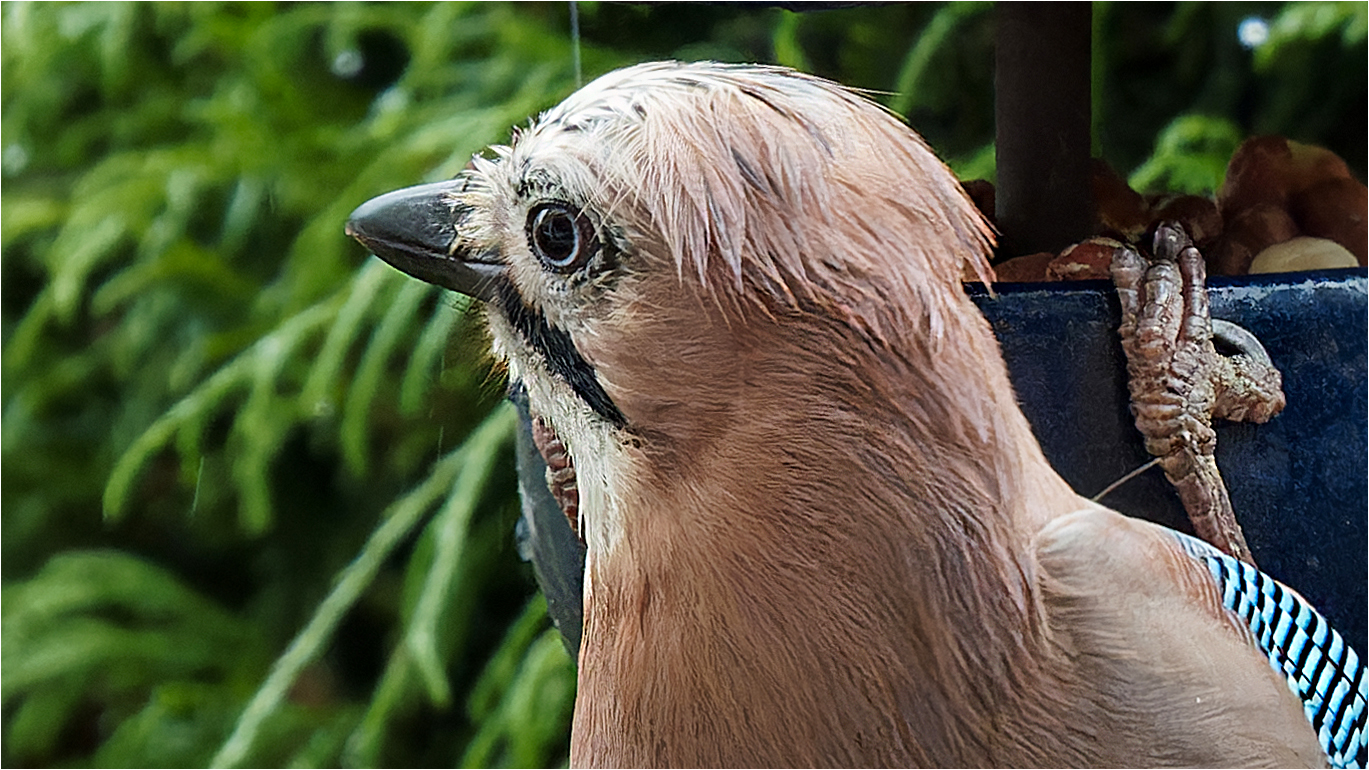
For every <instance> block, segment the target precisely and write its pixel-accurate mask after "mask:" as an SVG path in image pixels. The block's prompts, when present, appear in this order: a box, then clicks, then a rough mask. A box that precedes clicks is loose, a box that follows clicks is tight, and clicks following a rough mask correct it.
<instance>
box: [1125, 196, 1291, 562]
mask: <svg viewBox="0 0 1369 770" xmlns="http://www.w3.org/2000/svg"><path fill="white" fill-rule="evenodd" d="M1152 252H1153V256H1151V257H1144V256H1142V255H1141V254H1139V253H1138V252H1137V251H1136V250H1135V249H1133V248H1132V247H1131V246H1122V247H1121V248H1119V249H1117V251H1116V252H1115V253H1114V255H1113V259H1112V280H1113V282H1114V283H1115V284H1116V285H1117V296H1118V298H1119V299H1120V301H1121V305H1122V323H1121V326H1119V327H1118V330H1117V331H1118V333H1119V334H1120V335H1121V338H1122V350H1123V351H1124V352H1125V353H1126V357H1127V374H1128V375H1129V381H1128V387H1129V389H1130V391H1131V411H1132V414H1133V415H1135V417H1136V429H1137V430H1139V431H1141V434H1142V435H1143V436H1145V440H1146V442H1145V443H1146V451H1148V452H1150V453H1151V454H1152V455H1154V456H1156V457H1158V458H1159V459H1160V466H1161V467H1162V468H1164V470H1165V476H1166V477H1167V478H1168V479H1169V481H1170V483H1171V484H1173V485H1174V487H1175V489H1176V490H1177V491H1178V493H1179V499H1180V500H1181V501H1183V504H1184V509H1185V510H1186V511H1187V512H1188V517H1189V520H1190V521H1191V522H1192V523H1193V528H1194V530H1195V531H1196V532H1197V533H1198V535H1199V536H1200V537H1202V538H1203V539H1204V540H1207V541H1208V542H1209V543H1212V544H1213V545H1214V546H1216V547H1218V548H1220V549H1221V550H1223V551H1225V552H1226V553H1228V554H1230V555H1231V556H1234V557H1236V558H1238V559H1241V560H1242V561H1245V562H1247V563H1250V564H1254V560H1253V558H1252V557H1251V555H1250V548H1249V547H1248V546H1247V545H1246V542H1245V535H1244V534H1243V533H1242V532H1241V526H1240V524H1239V523H1237V521H1236V515H1235V513H1234V512H1233V511H1232V509H1231V499H1230V497H1228V496H1227V492H1226V484H1225V483H1223V481H1222V475H1221V473H1220V472H1219V471H1218V470H1217V462H1216V459H1215V457H1214V456H1213V452H1214V450H1215V449H1216V446H1217V434H1216V433H1215V432H1214V431H1213V430H1212V418H1214V417H1219V418H1222V419H1227V420H1234V421H1246V422H1257V423H1261V422H1265V421H1267V420H1269V419H1270V418H1271V417H1273V416H1274V415H1275V414H1278V413H1279V412H1280V411H1281V410H1282V409H1283V407H1284V395H1283V389H1282V384H1283V378H1282V376H1281V375H1280V374H1279V371H1278V369H1276V368H1274V365H1273V364H1272V363H1271V362H1270V360H1269V356H1268V355H1267V354H1266V353H1265V351H1264V348H1263V347H1262V346H1261V345H1260V343H1259V340H1257V339H1255V336H1254V335H1253V334H1251V333H1250V332H1248V331H1246V330H1245V329H1242V328H1241V327H1239V326H1236V325H1235V324H1232V323H1229V322H1226V321H1213V320H1211V318H1210V316H1209V313H1208V297H1207V289H1206V287H1205V286H1204V282H1205V281H1206V278H1207V275H1206V270H1205V267H1204V263H1203V256H1202V254H1200V253H1198V249H1197V248H1196V247H1195V246H1194V245H1193V241H1192V240H1190V239H1189V237H1188V235H1187V234H1186V233H1185V232H1184V230H1183V228H1182V227H1181V226H1180V225H1179V224H1177V223H1174V222H1163V223H1161V224H1160V225H1159V226H1158V227H1157V228H1156V231H1155V240H1154V248H1153V249H1152ZM1214 339H1215V340H1216V341H1217V342H1219V343H1221V344H1222V346H1223V347H1224V348H1229V349H1231V350H1232V351H1234V354H1233V355H1230V356H1227V355H1222V354H1220V353H1218V352H1217V348H1216V346H1215V345H1214V344H1213V342H1214Z"/></svg>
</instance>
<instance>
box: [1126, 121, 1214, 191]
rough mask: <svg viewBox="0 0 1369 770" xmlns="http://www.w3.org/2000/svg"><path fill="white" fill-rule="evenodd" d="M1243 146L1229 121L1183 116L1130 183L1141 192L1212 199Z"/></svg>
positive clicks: (1165, 132) (1161, 137)
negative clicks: (1230, 162)
mask: <svg viewBox="0 0 1369 770" xmlns="http://www.w3.org/2000/svg"><path fill="white" fill-rule="evenodd" d="M1240 143H1241V134H1240V130H1239V129H1237V128H1236V127H1235V126H1234V125H1232V124H1231V121H1229V120H1224V119H1222V118H1212V117H1208V116H1206V115H1180V116H1179V117H1177V118H1175V119H1174V121H1173V122H1172V123H1170V124H1169V125H1168V126H1165V128H1164V130H1163V131H1161V132H1160V135H1159V136H1158V137H1156V139H1155V153H1154V154H1153V155H1151V156H1150V159H1149V160H1147V161H1146V162H1145V163H1142V164H1141V166H1140V167H1139V168H1137V169H1136V170H1135V171H1133V172H1131V178H1130V179H1128V180H1127V181H1128V183H1129V184H1130V185H1131V187H1132V189H1134V190H1138V191H1140V192H1147V193H1148V192H1182V193H1192V194H1195V195H1212V194H1214V193H1216V191H1217V189H1218V188H1220V187H1221V186H1222V178H1223V177H1224V176H1225V175H1226V162H1227V160H1229V159H1230V158H1231V154H1232V153H1234V152H1235V151H1236V148H1237V147H1238V146H1240Z"/></svg>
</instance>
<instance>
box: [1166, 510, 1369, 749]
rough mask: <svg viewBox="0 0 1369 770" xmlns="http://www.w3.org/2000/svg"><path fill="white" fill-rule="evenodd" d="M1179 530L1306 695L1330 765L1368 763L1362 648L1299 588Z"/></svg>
mask: <svg viewBox="0 0 1369 770" xmlns="http://www.w3.org/2000/svg"><path fill="white" fill-rule="evenodd" d="M1174 534H1175V535H1176V536H1177V537H1178V539H1179V543H1180V544H1181V545H1182V546H1183V547H1184V550H1185V551H1187V552H1188V553H1189V555H1191V556H1193V557H1194V558H1196V559H1198V560H1200V561H1202V562H1204V563H1206V564H1207V568H1208V571H1210V572H1211V573H1212V578H1213V579H1214V580H1216V581H1217V585H1218V587H1220V589H1221V592H1222V605H1223V606H1225V607H1226V608H1227V609H1228V610H1231V611H1232V612H1234V613H1236V615H1238V616H1239V617H1240V618H1241V620H1242V622H1244V623H1245V624H1246V627H1248V628H1249V629H1250V633H1251V634H1252V635H1254V637H1255V640H1256V642H1257V643H1258V644H1259V646H1260V649H1261V650H1262V651H1263V652H1264V654H1265V656H1266V657H1267V658H1269V665H1270V666H1272V667H1273V668H1274V670H1275V671H1277V672H1279V673H1280V674H1283V676H1284V677H1285V678H1286V679H1287V681H1288V687H1289V689H1291V690H1292V691H1293V692H1294V693H1296V694H1297V696H1298V697H1299V698H1301V699H1302V705H1303V712H1304V713H1306V714H1307V721H1308V722H1310V723H1311V724H1312V729H1313V730H1315V731H1316V733H1317V739H1318V740H1319V741H1321V746H1322V748H1323V749H1325V751H1326V756H1327V758H1328V759H1330V761H1331V766H1332V767H1347V768H1348V767H1355V768H1363V767H1365V764H1366V762H1369V757H1367V756H1366V753H1367V752H1369V748H1366V740H1367V739H1369V732H1367V731H1366V730H1365V712H1366V707H1365V704H1366V701H1369V695H1366V690H1365V675H1364V666H1363V665H1362V664H1361V662H1360V659H1359V656H1358V655H1356V654H1355V651H1354V650H1352V649H1350V646H1349V645H1347V644H1346V643H1345V640H1343V639H1341V636H1340V634H1338V633H1336V631H1335V629H1333V628H1331V626H1330V625H1329V624H1328V623H1327V622H1326V618H1323V617H1322V616H1321V614H1320V613H1318V612H1317V611H1316V610H1314V609H1312V605H1310V604H1308V603H1307V600H1306V599H1304V598H1302V597H1301V596H1299V595H1298V594H1297V592H1295V591H1293V590H1292V589H1290V588H1288V587H1286V586H1284V585H1282V584H1280V583H1279V582H1278V581H1276V580H1275V579H1274V578H1271V577H1269V576H1268V575H1266V574H1264V573H1263V572H1260V571H1259V570H1257V569H1255V568H1254V567H1252V566H1250V565H1249V564H1246V563H1245V562H1243V561H1239V560H1237V559H1233V558H1231V557H1230V556H1227V555H1226V554H1224V553H1222V552H1221V551H1218V550H1217V549H1215V548H1213V547H1212V546H1210V545H1208V544H1207V543H1204V542H1203V541H1201V540H1198V539H1196V538H1192V537H1189V536H1188V535H1184V534H1181V533H1178V532H1176V533H1174Z"/></svg>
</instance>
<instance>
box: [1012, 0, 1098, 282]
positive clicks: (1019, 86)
mask: <svg viewBox="0 0 1369 770" xmlns="http://www.w3.org/2000/svg"><path fill="white" fill-rule="evenodd" d="M996 10H997V13H998V29H997V34H996V48H997V51H996V56H995V66H994V92H995V105H994V117H995V121H996V123H997V139H996V154H997V164H998V183H997V191H996V195H997V202H996V204H995V209H996V210H995V214H996V216H997V219H998V227H999V230H1000V231H1001V233H1002V239H1001V243H1000V247H999V250H1000V254H1002V255H1003V256H1017V255H1020V254H1032V253H1035V252H1039V251H1050V252H1058V251H1060V250H1061V249H1063V248H1064V247H1065V246H1068V245H1069V244H1071V243H1076V242H1078V241H1080V240H1083V239H1084V238H1087V237H1088V236H1089V235H1090V234H1091V233H1090V230H1091V228H1092V222H1093V212H1092V203H1091V195H1090V192H1089V150H1090V133H1089V128H1090V125H1089V120H1090V94H1089V85H1090V77H1089V67H1090V53H1091V45H1092V13H1093V9H1092V5H1091V4H1090V3H1087V2H1079V3H1067V2H1058V3H1056V2H1052V3H999V4H998V7H997V9H996Z"/></svg>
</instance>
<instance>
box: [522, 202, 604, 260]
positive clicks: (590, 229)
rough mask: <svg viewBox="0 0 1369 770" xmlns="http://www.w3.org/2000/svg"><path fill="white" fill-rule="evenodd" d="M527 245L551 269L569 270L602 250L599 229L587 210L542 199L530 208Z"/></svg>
mask: <svg viewBox="0 0 1369 770" xmlns="http://www.w3.org/2000/svg"><path fill="white" fill-rule="evenodd" d="M527 233H528V245H530V246H531V247H532V252H533V254H536V255H537V258H538V259H539V260H541V261H542V264H543V265H545V266H546V267H547V268H548V269H550V270H553V271H555V272H558V273H570V272H573V271H575V270H579V269H580V268H582V267H584V266H585V265H586V264H587V263H588V262H589V260H590V258H591V257H593V256H594V254H595V252H597V251H598V250H599V237H598V233H596V232H595V231H594V224H593V223H592V222H590V221H589V217H586V216H585V214H584V212H582V211H578V210H576V209H575V208H573V207H571V206H568V205H566V204H564V203H542V204H538V205H537V206H534V207H533V208H532V210H531V211H529V212H528V224H527Z"/></svg>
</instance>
